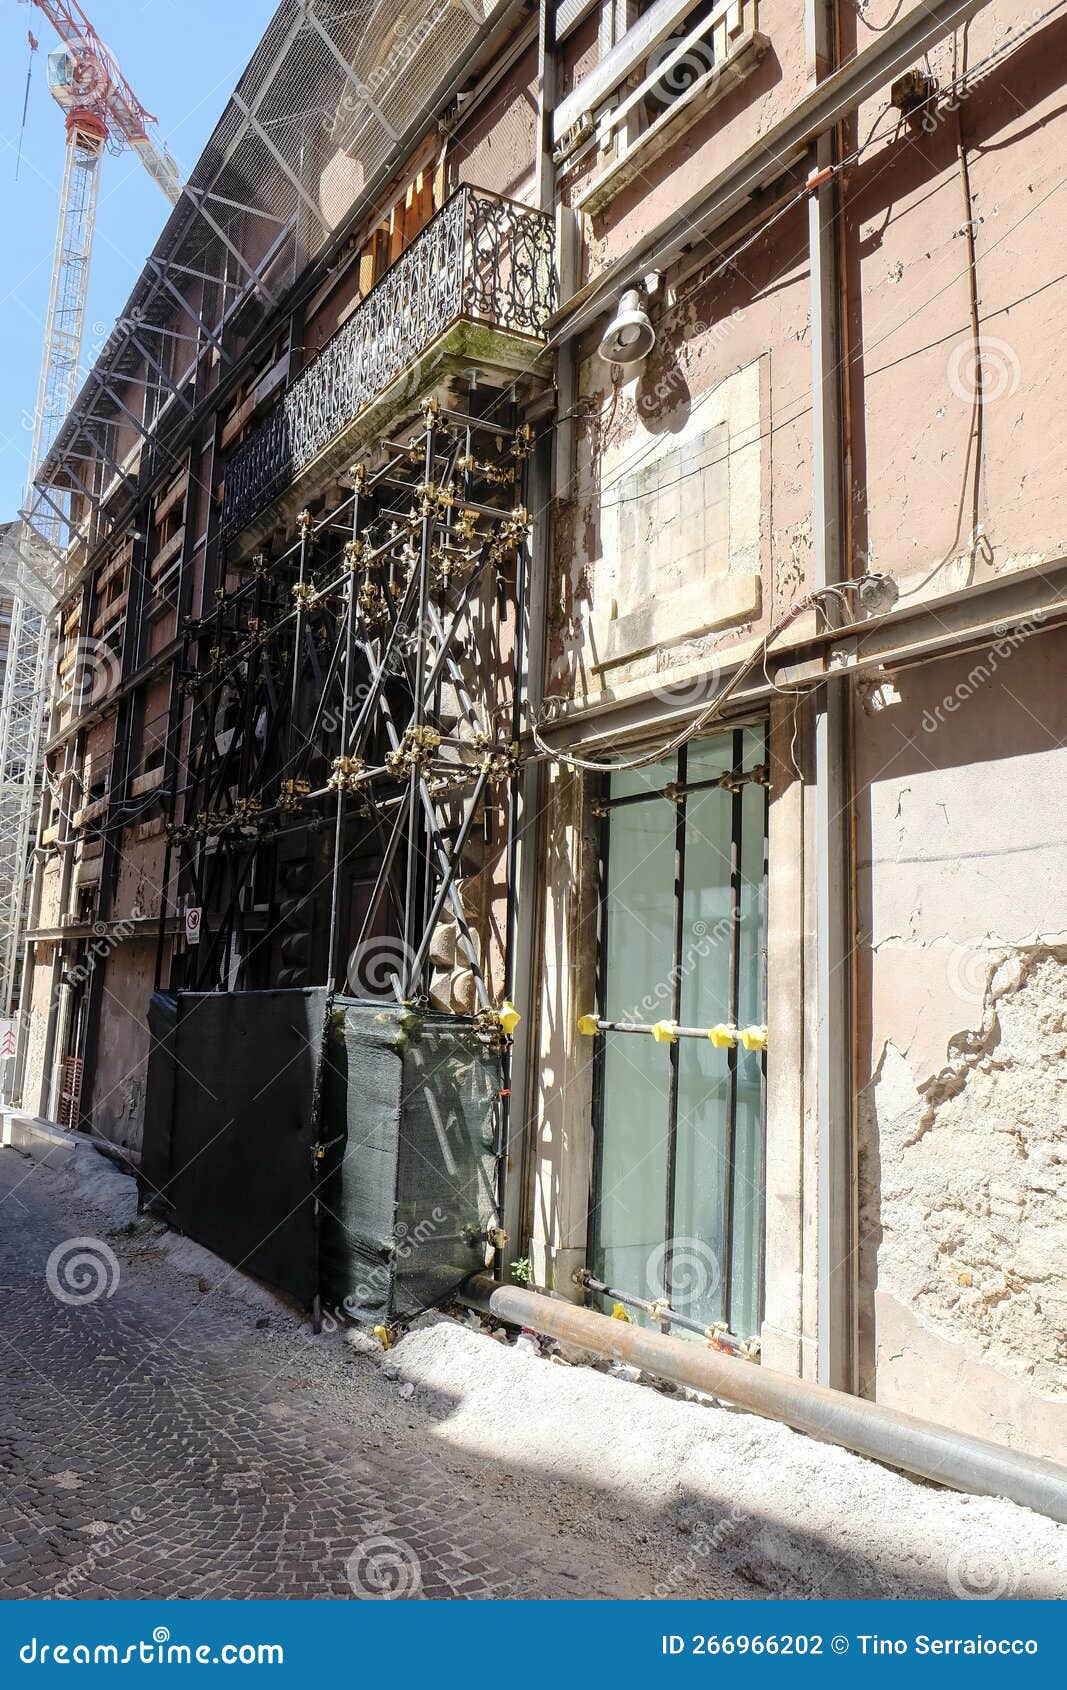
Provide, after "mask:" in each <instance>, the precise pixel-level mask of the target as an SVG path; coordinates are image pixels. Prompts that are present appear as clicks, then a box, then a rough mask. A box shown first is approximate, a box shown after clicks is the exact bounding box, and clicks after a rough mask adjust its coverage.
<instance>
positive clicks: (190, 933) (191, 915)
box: [185, 909, 200, 945]
mask: <svg viewBox="0 0 1067 1690" xmlns="http://www.w3.org/2000/svg"><path fill="white" fill-rule="evenodd" d="M185 943H186V944H187V945H199V943H200V910H199V909H189V910H186V912H185Z"/></svg>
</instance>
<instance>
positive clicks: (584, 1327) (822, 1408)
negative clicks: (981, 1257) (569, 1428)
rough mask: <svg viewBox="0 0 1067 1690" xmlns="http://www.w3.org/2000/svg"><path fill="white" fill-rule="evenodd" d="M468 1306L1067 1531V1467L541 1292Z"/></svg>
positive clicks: (477, 1283) (505, 1288) (497, 1290)
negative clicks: (1014, 1506) (998, 1499)
mask: <svg viewBox="0 0 1067 1690" xmlns="http://www.w3.org/2000/svg"><path fill="white" fill-rule="evenodd" d="M462 1300H463V1301H464V1302H465V1303H466V1304H467V1305H468V1306H469V1307H471V1308H475V1309H479V1310H481V1311H482V1312H483V1313H487V1314H491V1315H494V1316H495V1317H496V1318H497V1319H498V1320H503V1321H507V1322H509V1323H510V1324H512V1325H514V1326H528V1327H530V1328H531V1329H532V1330H533V1331H535V1332H540V1333H543V1334H544V1336H545V1337H548V1338H558V1339H560V1340H561V1341H562V1342H564V1343H568V1344H578V1345H580V1346H581V1347H582V1348H583V1349H587V1350H594V1351H596V1353H597V1354H598V1355H603V1356H608V1357H610V1358H611V1360H613V1361H621V1362H629V1363H630V1364H631V1365H632V1366H634V1367H641V1368H644V1369H645V1370H646V1371H647V1372H649V1373H654V1374H655V1375H656V1376H657V1377H658V1378H660V1379H671V1380H673V1381H674V1382H675V1384H678V1385H687V1386H689V1387H690V1388H691V1389H692V1390H694V1391H703V1392H706V1393H707V1394H708V1395H709V1396H713V1397H719V1398H721V1399H722V1400H723V1401H724V1402H728V1403H733V1404H734V1405H735V1406H736V1407H738V1408H745V1409H748V1410H749V1411H750V1412H751V1413H753V1414H760V1415H763V1416H765V1417H766V1418H767V1419H769V1420H781V1421H783V1422H784V1423H785V1425H787V1426H792V1427H793V1428H794V1430H795V1431H798V1432H806V1433H807V1434H808V1435H809V1437H813V1438H819V1439H821V1440H823V1441H824V1442H827V1443H834V1444H839V1445H841V1447H842V1448H844V1449H850V1450H852V1451H853V1452H854V1453H855V1454H856V1455H865V1456H867V1457H868V1459H869V1460H871V1461H881V1462H884V1463H885V1465H886V1466H888V1467H897V1468H900V1469H901V1470H902V1471H903V1472H905V1473H914V1474H916V1475H917V1476H918V1477H919V1478H923V1479H932V1480H933V1481H934V1482H935V1483H937V1484H940V1485H947V1486H949V1487H950V1488H951V1489H953V1490H960V1491H969V1492H971V1493H972V1494H973V1495H975V1496H1003V1497H1006V1498H1007V1499H1008V1501H1009V1502H1017V1503H1018V1504H1019V1505H1020V1507H1022V1508H1032V1509H1034V1511H1035V1512H1036V1513H1038V1514H1046V1515H1047V1516H1048V1517H1049V1519H1052V1520H1059V1521H1060V1522H1061V1523H1064V1524H1067V1468H1064V1467H1060V1466H1058V1465H1057V1464H1056V1463H1055V1462H1053V1461H1045V1460H1043V1459H1042V1458H1040V1457H1038V1456H1033V1455H1023V1454H1021V1453H1020V1452H1019V1451H1018V1450H1013V1449H1005V1448H1004V1447H1003V1446H1002V1445H1001V1444H994V1443H988V1442H987V1441H986V1440H985V1439H984V1438H974V1437H971V1436H970V1435H969V1434H968V1433H967V1432H955V1431H953V1430H952V1429H951V1428H950V1427H947V1426H938V1425H935V1423H934V1422H933V1421H931V1420H919V1419H917V1418H916V1417H915V1416H914V1415H911V1414H904V1413H903V1412H901V1410H899V1409H895V1408H883V1407H882V1405H881V1404H880V1403H873V1402H868V1401H867V1400H866V1399H865V1398H863V1397H853V1396H849V1395H847V1394H846V1393H845V1392H844V1391H834V1390H830V1389H829V1388H828V1387H827V1386H825V1385H815V1384H812V1383H811V1382H810V1381H809V1380H807V1379H794V1378H791V1377H790V1376H789V1375H788V1374H785V1373H776V1372H773V1371H772V1370H771V1369H769V1368H765V1367H752V1366H750V1365H749V1364H748V1363H747V1362H742V1361H739V1360H735V1359H733V1358H732V1357H729V1356H726V1355H723V1354H722V1353H721V1352H719V1351H716V1350H711V1349H705V1348H704V1347H703V1346H702V1345H700V1344H695V1343H690V1342H688V1341H687V1340H686V1339H684V1338H673V1337H669V1336H666V1335H665V1334H663V1333H661V1332H655V1331H652V1330H651V1329H650V1328H648V1327H644V1326H637V1325H634V1324H632V1323H631V1322H629V1321H624V1320H613V1319H611V1317H610V1316H609V1315H603V1314H598V1313H597V1312H596V1311H595V1310H593V1309H586V1308H579V1307H578V1306H577V1305H576V1304H574V1303H568V1302H563V1301H562V1300H561V1299H558V1298H556V1297H550V1296H547V1295H545V1293H544V1292H540V1291H527V1290H524V1289H523V1288H522V1287H521V1286H518V1285H497V1284H496V1283H495V1282H494V1281H493V1280H491V1279H488V1278H486V1277H484V1276H478V1277H476V1278H474V1279H471V1280H468V1282H467V1285H466V1287H465V1288H464V1295H463V1299H462Z"/></svg>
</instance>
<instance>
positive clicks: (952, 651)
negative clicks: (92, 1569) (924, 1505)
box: [15, 0, 1067, 1454]
mask: <svg viewBox="0 0 1067 1690" xmlns="http://www.w3.org/2000/svg"><path fill="white" fill-rule="evenodd" d="M1065 64H1067V5H1065V4H1063V3H1062V0H1061V3H1060V4H1051V3H1050V4H1049V5H1047V6H1046V7H1043V8H1039V9H1038V10H1034V11H1030V10H1026V11H1025V12H1024V11H1021V10H1020V9H1019V8H1018V7H1016V6H1013V5H1010V4H1008V3H1007V0H988V3H983V0H926V3H924V4H921V5H919V4H905V6H904V7H903V8H901V7H898V6H895V5H893V4H892V3H891V0H866V3H862V4H853V0H806V5H805V6H804V7H800V6H797V5H793V4H789V5H787V4H785V3H784V0H703V3H701V4H697V5H695V6H694V5H693V4H692V0H651V3H648V4H644V3H641V0H540V4H539V5H538V4H536V3H535V0H500V3H499V4H494V3H493V0H433V4H432V5H431V6H429V7H426V6H425V5H421V6H411V5H409V4H407V0H366V3H365V4H359V5H352V4H351V3H349V0H345V3H344V4H342V3H341V0H282V3H281V4H280V5H279V6H278V9H277V11H276V13H275V15H274V17H273V19H272V20H271V22H270V25H269V27H268V29H267V32H266V34H265V35H264V37H263V40H262V42H261V43H260V45H259V47H258V48H257V50H256V53H255V55H254V56H253V59H252V61H251V63H250V64H249V66H248V68H247V70H246V72H245V74H244V76H243V77H242V79H241V81H240V83H239V85H238V86H237V88H236V89H235V91H234V93H233V95H232V97H231V98H230V100H229V101H228V103H227V105H226V108H225V111H224V112H223V114H222V117H221V118H220V120H219V123H218V125H217V127H216V129H215V131H214V133H213V135H212V138H211V140H210V142H209V144H208V146H207V148H206V150H205V152H204V154H203V156H202V158H201V159H200V160H199V162H198V163H197V165H196V167H195V169H194V170H193V172H192V174H191V176H190V178H189V180H188V183H187V184H186V187H185V191H184V193H183V194H182V196H181V198H180V200H179V201H178V203H177V204H176V206H175V207H174V209H173V211H172V213H171V215H170V217H169V220H168V222H167V225H166V227H165V229H164V231H163V234H162V236H161V237H160V239H159V241H158V243H157V245H156V247H155V249H154V250H153V252H152V253H151V254H150V255H149V256H148V258H147V260H146V262H145V266H144V269H143V272H142V274H141V277H140V280H139V281H138V284H137V286H136V288H135V290H134V292H133V294H132V295H131V298H130V299H129V301H128V303H127V305H126V308H125V310H124V312H123V314H122V316H121V318H120V319H119V321H118V323H117V325H116V327H115V329H114V332H113V333H112V334H111V336H110V338H109V339H108V341H107V343H106V345H105V346H104V347H103V349H102V351H101V352H100V354H99V357H98V358H97V361H96V363H95V365H94V367H93V369H92V372H91V374H90V375H89V377H88V380H87V382H86V384H85V386H84V387H83V389H82V391H81V392H80V394H79V395H78V397H77V399H76V401H75V403H74V406H73V408H72V410H71V411H70V413H69V415H68V416H67V418H66V421H65V423H64V424H63V426H62V428H61V430H60V432H59V434H58V436H57V438H56V440H55V442H54V444H53V445H52V447H51V449H50V451H49V453H48V455H47V458H46V460H45V462H44V464H43V466H42V469H41V472H40V475H39V478H38V484H37V485H38V495H37V496H38V498H39V499H40V500H41V501H44V503H45V504H46V505H47V508H48V509H50V510H52V511H54V510H55V508H56V507H57V506H59V507H61V508H62V509H63V510H64V511H65V512H67V513H68V514H69V536H68V539H69V545H68V547H67V555H66V574H65V585H64V587H63V590H62V593H61V596H60V602H59V605H58V609H57V613H56V629H55V640H56V675H55V692H54V704H53V709H52V715H51V721H50V725H49V727H48V731H47V736H46V753H45V755H46V768H45V782H44V799H43V812H42V815H41V818H40V829H39V833H38V836H37V844H36V851H35V854H34V864H35V866H34V875H33V885H32V894H31V909H30V915H29V937H28V949H27V959H26V985H25V989H24V992H23V1006H22V1016H21V1024H20V1041H19V1057H18V1072H17V1075H16V1082H15V1086H16V1096H17V1100H18V1101H19V1102H20V1104H21V1107H22V1108H24V1109H26V1110H28V1111H30V1112H33V1113H36V1114H39V1115H42V1116H45V1117H47V1118H49V1119H53V1120H58V1121H60V1122H62V1123H64V1124H66V1125H69V1126H80V1127H81V1129H82V1130H83V1131H86V1132H90V1133H92V1134H94V1135H95V1136H96V1137H97V1138H98V1139H99V1140H100V1141H102V1142H103V1143H104V1144H106V1145H107V1146H108V1147H110V1148H111V1149H112V1150H113V1151H114V1152H115V1153H116V1154H118V1155H120V1156H121V1157H122V1158H123V1159H125V1160H126V1161H127V1162H128V1163H130V1164H132V1165H133V1166H134V1167H135V1168H138V1169H139V1171H140V1173H141V1178H142V1189H143V1191H144V1194H145V1201H146V1202H147V1203H148V1204H149V1205H150V1206H152V1207H154V1208H156V1209H157V1210H158V1211H159V1212H161V1213H163V1214H166V1215H168V1216H169V1217H170V1218H171V1219H172V1220H173V1221H174V1223H175V1224H177V1225H180V1226H182V1227H184V1228H185V1230H187V1231H189V1232H191V1233H192V1234H193V1236H195V1237H199V1238H200V1239H201V1240H202V1241H204V1242H208V1243H210V1244H211V1245H212V1247H213V1248H215V1249H217V1250H219V1251H220V1253H222V1254H224V1255H226V1256H227V1258H228V1259H229V1260H231V1261H235V1262H240V1263H242V1264H243V1265H245V1266H247V1267H250V1268H252V1269H253V1270H254V1271H257V1272H259V1273H261V1275H262V1277H264V1278H266V1279H269V1280H271V1281H272V1282H273V1283H275V1284H281V1285H283V1286H285V1287H286V1288H287V1289H290V1290H292V1291H294V1292H295V1293H296V1294H298V1295H299V1296H300V1297H301V1298H302V1300H304V1301H306V1302H312V1301H314V1300H315V1299H317V1298H318V1299H321V1298H324V1297H327V1298H328V1297H331V1296H338V1297H342V1298H346V1299H351V1298H352V1297H355V1299H356V1301H355V1303H354V1304H352V1303H351V1302H349V1306H350V1308H355V1310H356V1312H368V1313H373V1314H374V1315H375V1318H378V1317H379V1316H380V1315H384V1316H387V1317H396V1318H402V1317H403V1315H404V1313H405V1312H407V1311H409V1310H410V1309H412V1308H414V1307H416V1306H425V1304H426V1303H427V1302H429V1301H431V1300H433V1298H434V1296H435V1295H445V1294H447V1293H448V1292H449V1290H450V1289H452V1288H454V1286H455V1284H456V1283H458V1281H459V1279H460V1278H462V1276H463V1274H464V1273H466V1272H471V1271H475V1270H476V1269H478V1268H481V1267H482V1266H483V1265H484V1264H487V1263H492V1264H495V1267H496V1270H497V1271H498V1272H499V1273H501V1274H503V1275H505V1276H506V1275H507V1274H508V1273H509V1272H510V1273H512V1274H514V1275H516V1276H518V1277H520V1278H530V1279H532V1281H533V1282H535V1283H537V1284H541V1285H546V1286H549V1287H552V1288H554V1289H556V1290H557V1291H559V1292H562V1293H563V1294H565V1295H567V1296H571V1297H574V1298H589V1299H592V1300H594V1301H595V1302H596V1303H597V1306H600V1307H608V1308H610V1306H611V1304H612V1303H613V1302H616V1301H621V1302H622V1303H623V1304H624V1305H625V1306H627V1307H629V1308H630V1309H631V1312H632V1313H633V1314H634V1316H635V1318H638V1319H646V1320H650V1321H658V1322H662V1323H663V1324H664V1325H666V1326H670V1327H672V1328H673V1329H674V1330H677V1331H683V1332H689V1333H692V1334H693V1335H694V1337H696V1339H697V1341H699V1339H700V1338H701V1337H702V1336H706V1338H707V1339H708V1340H709V1341H711V1342H712V1343H714V1344H716V1345H719V1346H721V1347H723V1348H725V1349H728V1350H730V1351H731V1352H732V1353H733V1354H734V1355H735V1357H736V1365H737V1366H738V1367H749V1366H759V1365H766V1366H771V1367H774V1368H776V1369H779V1370H782V1371H785V1372H787V1373H792V1374H795V1375H798V1376H802V1377H806V1378H811V1379H819V1380H821V1381H823V1382H824V1383H828V1384H832V1385H835V1386H838V1387H840V1388H842V1389H845V1390H849V1391H855V1392H859V1393H861V1394H863V1395H865V1396H868V1397H871V1398H875V1399H877V1400H878V1401H880V1402H882V1403H885V1404H888V1405H895V1406H899V1407H903V1408H907V1409H909V1410H911V1411H912V1412H914V1413H919V1414H926V1415H928V1416H929V1417H931V1418H936V1419H938V1420H941V1421H943V1422H945V1423H947V1424H950V1425H953V1426H956V1427H959V1428H963V1429H966V1430H969V1431H973V1432H978V1433H980V1434H982V1435H984V1436H987V1437H991V1438H994V1439H996V1440H999V1441H1001V1442H1005V1443H1009V1444H1013V1445H1016V1446H1018V1447H1022V1448H1025V1449H1027V1450H1030V1451H1032V1452H1035V1453H1043V1454H1053V1453H1055V1452H1056V1451H1057V1450H1058V1449H1062V1447H1063V1442H1064V1437H1065V1435H1067V1384H1065V1374H1064V1367H1063V1363H1064V1360H1065V1350H1067V1341H1065V1337H1064V1331H1065V1327H1067V1287H1065V1283H1064V1278H1063V1266H1062V1264H1063V1255H1064V1244H1065V1232H1064V1220H1063V1216H1064V1206H1063V1205H1064V1199H1065V1197H1067V1110H1065V1106H1064V1099H1065V1096H1067V934H1065V932H1064V918H1063V902H1064V891H1065V887H1067V807H1065V799H1064V792H1065V791H1067V782H1065V774H1067V766H1065V765H1067V753H1065V750H1064V746H1065V744H1067V694H1065V692H1064V689H1063V686H1062V681H1061V679H1057V677H1062V673H1063V669H1064V664H1065V659H1067V629H1065V627H1064V624H1065V623H1067V595H1065V587H1067V539H1065V529H1064V518H1063V511H1064V509H1065V508H1067V504H1065V493H1067V488H1065V486H1064V481H1065V478H1067V463H1065V459H1064V453H1063V450H1062V432H1061V431H1062V421H1061V417H1060V410H1061V404H1060V396H1061V391H1062V387H1063V383H1062V382H1061V380H1060V372H1059V364H1060V362H1061V361H1064V360H1065V358H1067V354H1065V353H1064V352H1063V351H1062V350H1060V348H1062V344H1063V337H1062V336H1061V335H1060V334H1059V333H1058V332H1057V328H1058V320H1059V319H1058V311H1059V306H1060V303H1061V299H1060V290H1061V289H1062V286H1063V280H1064V274H1065V272H1067V220H1065V219H1064V218H1063V216H1062V207H1061V206H1060V205H1059V204H1058V198H1057V196H1058V194H1059V192H1060V190H1061V188H1062V170H1061V165H1062V161H1063V158H1064V157H1065V156H1067V115H1065V111H1064V102H1063V90H1062V83H1063V80H1064V72H1063V68H1062V67H1063V66H1064V65H1065ZM1061 147H1063V148H1064V152H1063V153H1061V151H1060V148H1061ZM42 508H43V506H42Z"/></svg>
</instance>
